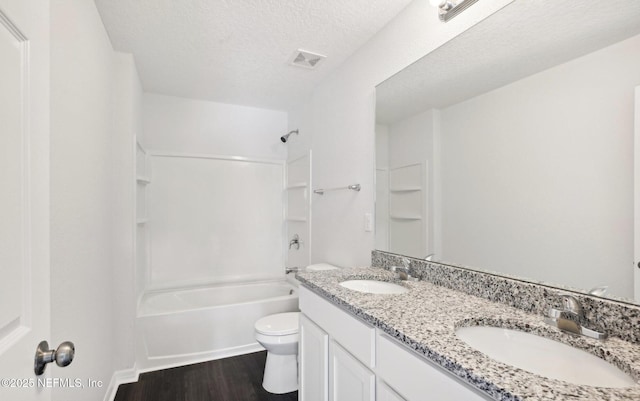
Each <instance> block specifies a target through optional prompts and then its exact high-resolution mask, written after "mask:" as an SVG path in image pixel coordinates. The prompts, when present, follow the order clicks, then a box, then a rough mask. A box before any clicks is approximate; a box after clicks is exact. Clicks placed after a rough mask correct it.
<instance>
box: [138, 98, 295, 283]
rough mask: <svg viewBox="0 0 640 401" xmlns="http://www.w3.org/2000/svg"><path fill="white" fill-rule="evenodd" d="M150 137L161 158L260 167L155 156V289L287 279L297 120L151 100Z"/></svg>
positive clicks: (151, 196)
mask: <svg viewBox="0 0 640 401" xmlns="http://www.w3.org/2000/svg"><path fill="white" fill-rule="evenodd" d="M143 130H144V142H145V144H146V147H147V149H148V150H149V151H150V152H152V153H153V152H164V153H171V154H178V155H189V156H194V155H196V156H197V155H208V156H225V157H241V158H249V159H251V160H254V162H241V161H233V160H223V159H212V158H192V157H190V158H175V157H159V156H152V166H151V183H150V184H149V185H148V186H147V193H148V199H147V205H148V209H149V223H148V224H147V227H148V233H149V238H150V239H149V241H150V250H151V254H150V259H151V262H150V267H149V269H150V271H149V272H148V274H147V276H148V278H149V282H148V283H147V288H160V287H183V286H190V285H197V284H203V283H212V282H219V281H238V280H255V279H259V278H267V277H271V278H273V277H275V276H280V275H282V274H283V273H284V263H285V262H284V256H285V251H284V245H283V237H284V230H285V227H284V220H283V219H284V191H283V188H284V185H285V184H284V178H285V177H284V160H285V159H286V155H287V147H286V145H285V144H283V143H282V142H281V141H280V137H281V136H282V135H284V134H286V133H287V132H288V130H287V114H286V113H284V112H281V111H274V110H266V109H258V108H253V107H245V106H237V105H230V104H222V103H215V102H208V101H202V100H192V99H183V98H177V97H170V96H165V95H157V94H150V93H146V94H144V95H143ZM292 140H293V138H292ZM263 160H264V161H277V162H278V163H276V164H273V163H259V162H255V161H263ZM249 249H251V250H252V251H251V252H247V250H249Z"/></svg>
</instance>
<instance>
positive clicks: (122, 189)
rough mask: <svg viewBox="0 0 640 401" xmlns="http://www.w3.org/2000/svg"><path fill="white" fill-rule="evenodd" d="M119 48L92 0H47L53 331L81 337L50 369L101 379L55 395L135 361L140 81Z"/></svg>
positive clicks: (88, 392)
mask: <svg viewBox="0 0 640 401" xmlns="http://www.w3.org/2000/svg"><path fill="white" fill-rule="evenodd" d="M114 54H115V53H114V52H113V50H112V47H111V44H110V42H109V38H108V37H107V34H106V32H105V30H104V28H103V25H102V21H101V19H100V16H99V15H98V12H97V10H96V8H95V5H94V3H93V2H90V1H89V2H88V1H81V0H52V1H51V293H52V296H51V315H52V319H51V322H52V324H51V326H52V327H51V331H52V336H51V338H50V339H49V340H50V344H52V346H56V345H57V344H59V343H60V342H61V341H64V340H71V341H73V342H74V343H75V345H76V357H75V360H74V361H73V363H72V364H71V365H70V366H68V367H67V368H65V369H59V368H56V370H55V373H54V374H53V375H54V376H55V377H62V378H64V377H68V378H71V379H75V378H81V379H82V380H86V379H89V378H91V379H94V380H100V381H102V382H103V386H102V387H95V388H85V389H82V390H78V389H56V390H55V391H53V399H54V400H55V399H57V400H65V401H73V400H82V401H84V400H99V399H102V398H103V397H104V395H105V393H106V391H107V386H108V384H109V382H110V380H111V377H112V374H113V372H114V370H115V369H120V368H126V367H132V363H133V358H132V357H133V354H132V343H131V339H132V338H133V335H134V333H133V331H132V324H133V322H132V320H131V319H132V313H133V309H132V306H133V299H131V296H132V293H133V292H132V291H133V287H132V286H133V281H131V277H132V271H131V269H132V266H133V262H132V256H133V251H132V244H131V242H130V240H131V238H132V230H133V227H132V225H131V224H130V223H131V220H130V219H132V216H133V209H132V199H131V196H132V177H130V174H131V172H132V169H131V166H132V162H131V160H132V157H133V156H132V146H131V141H132V139H131V135H132V129H131V126H133V125H135V122H134V120H135V119H134V117H133V116H134V115H135V113H136V112H135V108H136V106H135V97H133V95H134V93H136V92H138V91H139V84H138V83H137V78H136V76H135V74H134V71H133V70H132V60H131V59H130V58H127V57H124V56H118V57H116V56H115V55H114ZM125 92H127V93H128V95H130V96H132V98H131V99H126V100H125V101H126V102H127V105H128V106H125V105H123V104H121V102H122V101H123V98H122V96H124V94H125ZM131 92H133V93H131ZM115 104H119V105H120V106H118V107H116V106H115ZM125 180H126V181H125ZM120 280H123V281H120ZM120 308H122V309H120Z"/></svg>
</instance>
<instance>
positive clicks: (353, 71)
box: [289, 0, 511, 266]
mask: <svg viewBox="0 0 640 401" xmlns="http://www.w3.org/2000/svg"><path fill="white" fill-rule="evenodd" d="M510 2H511V0H486V1H482V2H478V3H477V4H475V5H474V6H473V7H471V8H469V9H468V10H467V11H465V12H464V13H463V14H461V15H460V16H458V17H456V18H454V19H453V20H451V21H450V22H449V23H447V24H444V23H441V22H440V21H439V20H438V17H437V11H436V10H435V9H434V8H433V7H431V6H429V3H428V2H427V1H423V0H416V1H414V2H412V3H411V4H410V5H409V6H408V7H407V8H406V9H405V10H403V11H402V12H401V13H400V14H399V15H398V16H397V17H396V18H395V19H394V20H393V21H392V22H391V23H390V24H388V25H387V26H386V27H385V28H384V29H383V30H381V31H380V32H379V33H378V34H377V35H376V36H375V37H374V38H372V39H371V40H370V41H369V42H367V44H366V45H365V46H363V47H362V48H361V49H360V50H359V51H358V52H356V53H355V54H354V55H353V56H352V57H351V58H350V59H349V60H347V61H346V62H345V63H344V64H343V65H342V67H341V68H340V69H339V70H338V71H336V72H335V73H333V74H332V75H331V76H330V77H329V78H327V79H326V80H324V81H323V82H322V84H321V85H319V86H318V87H317V88H316V89H315V90H314V93H313V95H312V96H311V97H310V98H309V99H307V100H306V101H305V102H304V103H302V104H300V105H299V106H298V107H297V108H295V110H293V111H292V112H291V113H290V127H291V128H298V127H299V128H300V129H301V136H303V135H304V138H301V139H302V140H301V141H299V142H294V141H292V143H291V145H289V150H290V154H289V157H296V156H297V155H300V154H301V153H302V152H303V151H304V150H306V149H312V150H313V166H312V171H313V172H312V175H313V177H312V179H313V182H314V187H335V186H344V185H348V184H354V183H360V184H361V185H362V191H360V192H359V193H355V192H353V191H341V192H335V193H333V194H332V195H331V196H324V197H323V198H322V199H319V198H318V195H314V198H313V202H312V205H313V206H312V219H313V221H312V238H313V246H312V256H311V260H312V262H319V261H327V262H331V263H335V264H338V265H345V266H348V265H368V264H369V263H370V258H371V256H370V254H371V250H372V249H373V248H374V233H373V232H366V231H365V230H364V229H363V226H364V225H363V219H364V214H365V213H373V212H374V194H375V188H374V179H373V177H374V157H375V144H374V141H375V134H374V132H375V128H374V125H375V123H374V121H375V85H377V84H378V83H380V82H382V81H383V80H384V79H386V78H388V77H390V76H391V75H392V74H394V73H396V72H397V71H399V70H401V69H402V68H404V67H405V66H407V65H408V64H410V63H411V62H413V61H415V60H417V59H418V58H420V57H421V56H423V55H425V54H427V53H428V52H430V51H431V50H433V49H435V48H437V47H438V46H440V45H441V44H443V43H445V42H446V41H448V40H449V39H451V38H453V37H454V36H456V35H457V34H459V33H460V32H462V31H464V30H466V29H468V28H469V27H470V26H472V25H474V24H475V23H477V22H478V21H480V20H482V19H483V18H485V17H486V16H488V15H490V14H491V13H493V12H495V11H496V10H498V9H500V8H502V7H503V6H504V5H506V4H508V3H510Z"/></svg>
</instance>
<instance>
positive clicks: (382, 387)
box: [376, 380, 405, 401]
mask: <svg viewBox="0 0 640 401" xmlns="http://www.w3.org/2000/svg"><path fill="white" fill-rule="evenodd" d="M376 401H405V399H404V398H402V397H400V396H399V395H398V393H396V392H395V391H393V390H391V388H390V387H389V386H387V385H386V384H385V382H383V381H382V380H378V387H377V388H376Z"/></svg>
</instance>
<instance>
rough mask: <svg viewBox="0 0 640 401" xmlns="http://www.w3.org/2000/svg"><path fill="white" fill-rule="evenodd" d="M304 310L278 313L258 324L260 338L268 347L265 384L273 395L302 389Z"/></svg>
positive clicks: (266, 388)
mask: <svg viewBox="0 0 640 401" xmlns="http://www.w3.org/2000/svg"><path fill="white" fill-rule="evenodd" d="M299 317H300V312H287V313H276V314H275V315H269V316H265V317H263V318H261V319H259V320H258V321H257V322H256V324H255V329H256V340H257V341H258V342H259V343H260V344H261V345H262V346H263V347H264V348H265V349H266V350H267V362H266V364H265V367H264V378H263V379H262V387H264V389H265V390H267V391H268V392H270V393H273V394H284V393H290V392H292V391H296V390H298V338H299V334H298V326H299V321H300V318H299Z"/></svg>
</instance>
